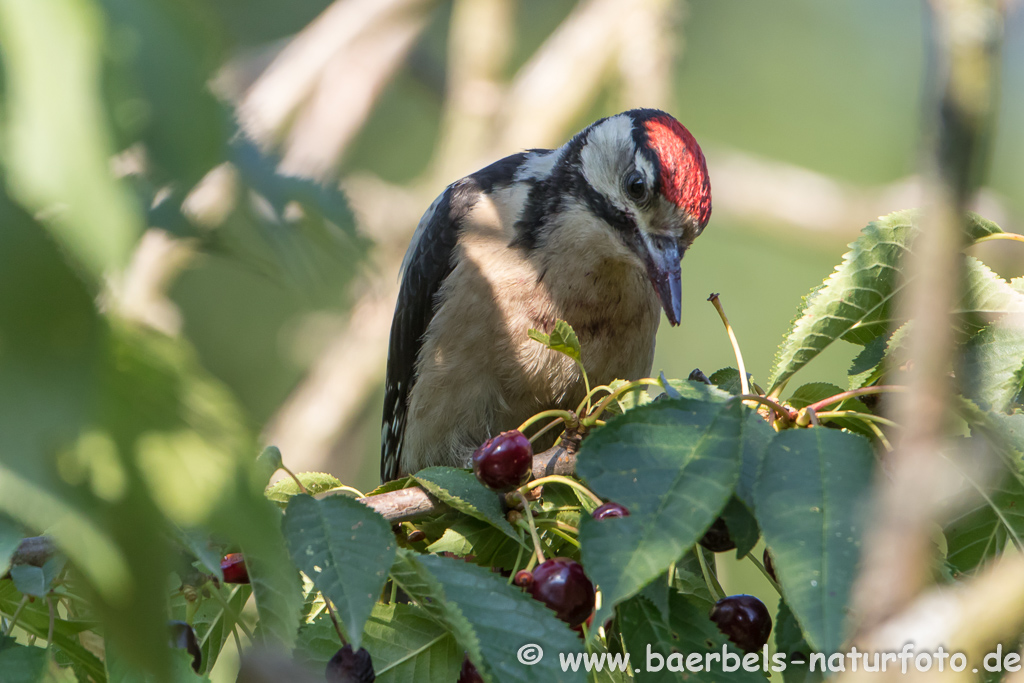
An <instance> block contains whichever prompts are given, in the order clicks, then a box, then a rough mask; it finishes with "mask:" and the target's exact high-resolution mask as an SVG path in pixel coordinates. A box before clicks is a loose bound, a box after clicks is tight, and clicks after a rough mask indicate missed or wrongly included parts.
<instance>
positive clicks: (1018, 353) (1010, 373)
mask: <svg viewBox="0 0 1024 683" xmlns="http://www.w3.org/2000/svg"><path fill="white" fill-rule="evenodd" d="M958 313H962V314H964V315H966V316H967V317H968V318H969V319H973V321H974V324H975V325H976V326H984V327H983V329H981V331H980V332H978V333H977V334H975V335H974V336H973V337H972V338H971V339H970V340H969V341H968V342H967V345H966V349H965V350H966V353H965V354H964V365H963V368H962V369H961V371H960V372H959V373H958V376H959V377H961V378H962V382H961V383H962V385H963V389H964V395H965V396H967V398H970V399H972V400H974V401H975V403H977V404H978V405H979V406H980V407H981V408H982V409H990V410H994V411H998V412H1009V411H1010V409H1011V406H1012V405H1013V402H1014V399H1015V398H1016V396H1017V394H1018V393H1020V391H1021V389H1022V388H1024V294H1021V293H1020V292H1017V291H1016V290H1015V289H1014V288H1013V287H1011V286H1010V285H1009V284H1008V283H1007V282H1006V281H1005V280H1003V279H1002V278H1000V277H999V276H998V275H996V274H995V273H993V272H992V271H991V270H989V269H988V267H987V266H985V265H984V264H983V263H981V262H980V261H977V260H976V259H968V271H967V292H966V293H965V295H964V298H963V301H962V302H961V304H960V306H959V310H958ZM967 327H968V328H970V327H971V321H970V320H969V321H968V324H967Z"/></svg>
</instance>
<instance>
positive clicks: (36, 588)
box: [11, 556, 64, 598]
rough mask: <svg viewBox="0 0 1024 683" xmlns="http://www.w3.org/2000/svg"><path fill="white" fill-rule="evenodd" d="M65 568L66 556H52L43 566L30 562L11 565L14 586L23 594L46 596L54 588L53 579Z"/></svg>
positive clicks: (38, 596)
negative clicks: (36, 565)
mask: <svg viewBox="0 0 1024 683" xmlns="http://www.w3.org/2000/svg"><path fill="white" fill-rule="evenodd" d="M63 568H64V558H62V557H59V556H58V557H51V558H50V559H48V560H47V561H46V562H45V563H44V564H43V566H42V567H35V566H33V565H30V564H16V565H14V566H13V567H11V579H13V580H14V587H15V588H17V589H18V591H19V592H20V593H22V594H23V595H31V596H34V597H37V598H45V597H46V594H47V593H49V592H50V589H51V588H53V580H54V579H55V578H57V574H59V573H60V571H61V570H62V569H63Z"/></svg>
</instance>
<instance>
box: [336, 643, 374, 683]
mask: <svg viewBox="0 0 1024 683" xmlns="http://www.w3.org/2000/svg"><path fill="white" fill-rule="evenodd" d="M325 675H326V677H327V683H373V682H374V681H375V680H377V674H375V673H374V672H373V660H372V659H370V653H369V652H367V651H366V648H362V647H361V648H359V651H358V652H357V651H355V650H353V649H352V646H351V645H346V646H345V647H343V648H341V649H340V650H338V651H337V652H335V653H334V656H333V657H331V661H329V662H327V671H326V672H325Z"/></svg>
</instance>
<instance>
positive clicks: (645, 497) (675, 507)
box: [576, 398, 746, 623]
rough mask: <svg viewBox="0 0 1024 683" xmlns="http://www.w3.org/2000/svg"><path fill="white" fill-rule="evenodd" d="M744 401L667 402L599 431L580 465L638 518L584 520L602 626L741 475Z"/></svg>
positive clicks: (586, 556)
mask: <svg viewBox="0 0 1024 683" xmlns="http://www.w3.org/2000/svg"><path fill="white" fill-rule="evenodd" d="M744 410H746V409H745V408H744V407H743V406H742V405H741V404H740V402H739V401H733V402H730V403H725V404H722V403H711V402H706V401H696V400H693V399H686V398H683V399H668V400H664V401H657V402H655V403H651V404H648V405H646V406H642V407H640V408H636V409H634V410H631V411H629V412H628V413H626V414H625V415H622V416H620V417H616V418H613V419H612V420H610V421H609V422H608V424H607V425H606V426H604V427H602V428H601V429H598V430H595V431H594V433H593V434H591V435H590V436H589V437H588V438H587V439H586V440H584V442H583V445H582V447H581V449H580V452H579V455H578V457H577V465H576V471H577V473H578V474H579V475H580V476H581V477H582V478H583V479H584V480H586V482H587V483H588V485H589V486H590V488H591V490H592V491H594V492H595V493H597V494H598V495H599V496H601V497H602V498H605V499H607V500H613V501H615V502H617V503H620V504H621V505H624V506H625V507H626V509H628V510H629V512H630V516H628V517H622V518H616V519H607V520H602V521H600V522H597V521H595V520H593V519H592V518H591V517H589V516H585V517H584V518H583V519H582V521H581V529H580V543H581V545H582V557H583V566H584V567H585V568H586V570H587V572H588V573H589V575H590V578H591V579H592V580H593V581H594V582H595V583H597V584H598V585H599V587H600V589H601V592H602V596H603V598H602V605H601V609H600V610H599V612H598V614H597V616H596V617H595V622H596V623H602V622H603V621H604V619H605V618H606V617H607V615H608V614H609V613H610V611H611V609H612V608H613V607H614V606H615V605H616V604H618V603H619V602H621V601H622V600H625V599H626V598H629V597H630V596H632V595H635V594H636V593H637V592H638V591H639V590H640V589H641V588H643V587H644V586H645V585H647V583H648V582H650V581H651V580H653V579H654V578H655V577H657V576H658V575H659V574H661V573H662V572H664V571H665V570H666V569H667V568H668V566H669V565H670V564H672V563H673V562H675V561H676V560H678V559H680V558H681V557H682V556H683V555H684V554H685V553H686V551H687V550H688V549H689V548H690V547H691V546H693V544H694V543H696V542H697V540H698V539H699V538H700V537H701V535H702V534H703V533H704V531H705V530H706V529H707V528H708V527H709V526H711V523H712V522H714V521H715V518H716V517H718V514H719V513H720V512H721V510H722V508H723V507H725V504H726V502H727V501H728V500H729V497H730V496H731V495H732V492H733V488H734V487H735V485H736V481H737V479H738V477H739V471H740V457H741V444H742V437H743V426H742V425H743V424H744V423H743V418H744Z"/></svg>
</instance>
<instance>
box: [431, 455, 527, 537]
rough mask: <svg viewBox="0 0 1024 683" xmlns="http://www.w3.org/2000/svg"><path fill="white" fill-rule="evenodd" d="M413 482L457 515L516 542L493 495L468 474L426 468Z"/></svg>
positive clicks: (452, 470) (453, 470)
mask: <svg viewBox="0 0 1024 683" xmlns="http://www.w3.org/2000/svg"><path fill="white" fill-rule="evenodd" d="M414 479H416V481H417V482H418V483H419V485H420V486H422V487H423V488H425V489H426V490H427V491H428V492H430V493H431V494H433V495H434V496H436V497H437V498H439V499H440V500H441V501H443V502H445V503H447V504H448V505H450V506H451V507H453V508H455V509H456V510H458V511H459V512H461V513H463V514H466V515H469V516H470V517H475V518H476V519H479V520H480V521H483V522H487V523H488V524H490V525H491V526H493V527H494V528H495V529H498V530H499V531H501V532H502V533H504V534H505V535H506V536H508V537H509V538H514V539H516V540H517V541H518V540H519V534H517V533H516V530H515V529H513V528H512V525H511V524H509V523H508V520H507V519H505V515H504V513H503V512H502V509H501V501H500V500H499V498H498V496H497V494H495V493H494V491H491V490H490V489H488V488H487V487H486V486H484V485H483V484H481V483H480V481H479V480H478V479H477V478H476V476H475V475H474V474H473V473H472V472H469V471H468V470H460V469H456V468H454V467H428V468H426V469H424V470H420V471H419V472H417V473H416V474H415V475H414Z"/></svg>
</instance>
